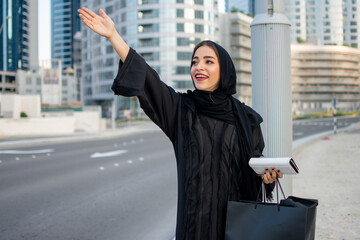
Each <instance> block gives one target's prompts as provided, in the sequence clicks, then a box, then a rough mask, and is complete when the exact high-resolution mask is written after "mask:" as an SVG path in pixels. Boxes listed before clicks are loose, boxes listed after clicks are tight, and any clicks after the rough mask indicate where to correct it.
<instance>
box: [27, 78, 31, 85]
mask: <svg viewBox="0 0 360 240" xmlns="http://www.w3.org/2000/svg"><path fill="white" fill-rule="evenodd" d="M26 84H27V85H31V84H32V81H31V77H26Z"/></svg>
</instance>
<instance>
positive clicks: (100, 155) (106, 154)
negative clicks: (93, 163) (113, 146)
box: [90, 150, 127, 158]
mask: <svg viewBox="0 0 360 240" xmlns="http://www.w3.org/2000/svg"><path fill="white" fill-rule="evenodd" d="M126 152H127V150H117V151H111V152H103V153H101V152H96V153H93V154H92V155H91V156H90V158H104V157H114V156H118V155H120V154H124V153H126Z"/></svg>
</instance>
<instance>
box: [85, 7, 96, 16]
mask: <svg viewBox="0 0 360 240" xmlns="http://www.w3.org/2000/svg"><path fill="white" fill-rule="evenodd" d="M82 10H83V11H84V12H86V13H87V14H89V15H90V16H91V17H93V18H94V17H96V16H97V15H96V13H94V12H93V11H91V10H90V9H88V8H86V7H82Z"/></svg>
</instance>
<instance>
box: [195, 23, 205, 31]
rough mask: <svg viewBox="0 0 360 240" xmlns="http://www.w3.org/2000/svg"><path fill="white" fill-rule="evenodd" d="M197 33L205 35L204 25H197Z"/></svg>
mask: <svg viewBox="0 0 360 240" xmlns="http://www.w3.org/2000/svg"><path fill="white" fill-rule="evenodd" d="M195 32H196V33H204V25H202V24H195Z"/></svg>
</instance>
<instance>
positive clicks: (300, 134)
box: [294, 132, 304, 136]
mask: <svg viewBox="0 0 360 240" xmlns="http://www.w3.org/2000/svg"><path fill="white" fill-rule="evenodd" d="M303 134H304V133H302V132H295V133H294V136H302V135H303Z"/></svg>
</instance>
